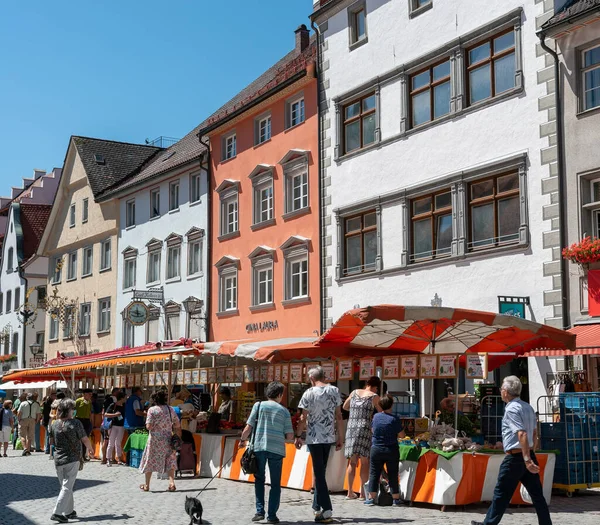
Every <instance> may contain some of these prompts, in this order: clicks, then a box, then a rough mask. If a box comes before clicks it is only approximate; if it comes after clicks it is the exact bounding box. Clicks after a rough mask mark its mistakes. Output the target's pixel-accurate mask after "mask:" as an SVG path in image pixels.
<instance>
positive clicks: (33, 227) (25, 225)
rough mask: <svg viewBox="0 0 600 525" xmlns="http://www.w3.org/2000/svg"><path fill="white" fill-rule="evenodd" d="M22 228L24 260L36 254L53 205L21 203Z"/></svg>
mask: <svg viewBox="0 0 600 525" xmlns="http://www.w3.org/2000/svg"><path fill="white" fill-rule="evenodd" d="M20 208H21V228H22V229H23V262H26V261H28V260H29V259H31V257H32V256H33V255H34V254H35V252H36V251H37V249H38V246H39V244H40V240H41V239H42V235H43V234H44V230H45V229H46V225H47V224H48V221H49V219H50V212H51V211H52V206H50V205H42V204H20Z"/></svg>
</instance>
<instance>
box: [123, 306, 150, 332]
mask: <svg viewBox="0 0 600 525" xmlns="http://www.w3.org/2000/svg"><path fill="white" fill-rule="evenodd" d="M125 317H126V318H127V320H128V321H129V322H130V323H131V324H132V325H135V326H140V325H143V324H146V321H147V320H148V307H147V306H146V304H145V303H143V302H142V301H133V302H132V303H129V306H127V310H126V312H125Z"/></svg>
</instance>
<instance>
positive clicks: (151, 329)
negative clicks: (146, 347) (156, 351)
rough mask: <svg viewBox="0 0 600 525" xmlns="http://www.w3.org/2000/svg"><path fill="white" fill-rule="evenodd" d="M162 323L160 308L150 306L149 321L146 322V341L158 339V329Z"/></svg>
mask: <svg viewBox="0 0 600 525" xmlns="http://www.w3.org/2000/svg"><path fill="white" fill-rule="evenodd" d="M159 325H160V310H159V309H158V308H150V311H149V315H148V322H147V323H146V342H149V341H153V342H156V341H158V329H159Z"/></svg>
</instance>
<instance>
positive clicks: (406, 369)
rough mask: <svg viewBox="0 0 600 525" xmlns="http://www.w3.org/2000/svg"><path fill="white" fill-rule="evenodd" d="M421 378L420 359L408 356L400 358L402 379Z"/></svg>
mask: <svg viewBox="0 0 600 525" xmlns="http://www.w3.org/2000/svg"><path fill="white" fill-rule="evenodd" d="M418 377H419V358H418V357H417V356H416V355H407V356H403V357H401V358H400V379H417V378H418Z"/></svg>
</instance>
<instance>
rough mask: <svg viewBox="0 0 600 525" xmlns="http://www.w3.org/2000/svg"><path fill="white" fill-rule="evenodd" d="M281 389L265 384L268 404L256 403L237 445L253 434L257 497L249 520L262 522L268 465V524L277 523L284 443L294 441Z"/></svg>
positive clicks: (280, 387)
mask: <svg viewBox="0 0 600 525" xmlns="http://www.w3.org/2000/svg"><path fill="white" fill-rule="evenodd" d="M284 388H285V387H284V386H283V385H282V384H281V383H279V382H277V381H274V382H272V383H269V385H267V389H266V392H265V394H266V396H267V401H265V402H258V403H256V404H255V405H254V406H253V407H252V412H251V413H250V417H249V418H248V424H247V425H246V428H244V431H243V432H242V437H241V441H240V446H242V447H244V446H245V445H246V441H247V440H248V437H249V436H250V434H252V432H253V431H254V444H253V447H254V452H255V453H256V462H257V466H258V472H257V473H256V474H255V475H254V493H255V496H256V515H255V516H254V517H253V518H252V521H262V520H264V519H265V468H266V466H267V463H268V464H269V473H270V475H271V490H270V492H269V507H268V512H267V523H279V518H278V517H277V511H278V510H279V502H280V501H281V468H282V465H283V458H284V457H285V442H286V441H289V442H290V443H291V442H292V440H293V439H294V428H293V427H292V418H291V417H290V413H289V412H288V410H287V409H286V408H284V407H283V406H281V400H282V399H283V391H284Z"/></svg>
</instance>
